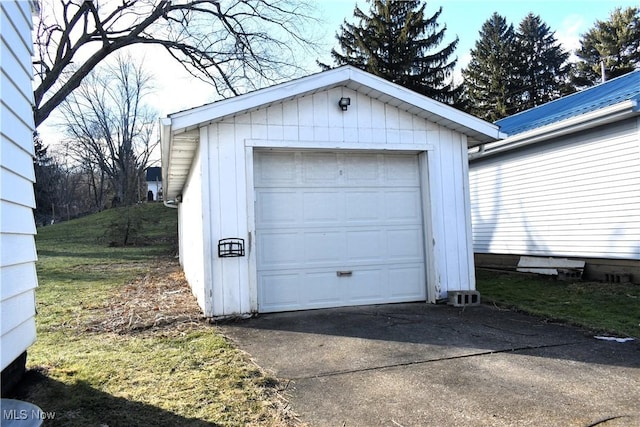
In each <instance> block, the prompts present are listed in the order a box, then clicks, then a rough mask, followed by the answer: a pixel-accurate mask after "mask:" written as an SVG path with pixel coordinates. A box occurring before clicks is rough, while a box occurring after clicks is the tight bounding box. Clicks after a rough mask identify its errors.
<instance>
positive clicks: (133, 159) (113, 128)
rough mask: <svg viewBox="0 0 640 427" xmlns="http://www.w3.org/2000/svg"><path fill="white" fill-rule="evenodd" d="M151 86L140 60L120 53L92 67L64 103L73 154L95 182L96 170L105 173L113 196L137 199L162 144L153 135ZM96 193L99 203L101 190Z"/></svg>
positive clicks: (127, 200) (120, 199)
mask: <svg viewBox="0 0 640 427" xmlns="http://www.w3.org/2000/svg"><path fill="white" fill-rule="evenodd" d="M151 88H152V85H151V77H150V76H149V75H148V74H147V73H145V72H144V71H143V69H142V66H141V65H139V64H138V65H136V64H134V63H133V61H132V59H131V58H130V57H127V56H118V57H117V58H116V61H115V64H113V65H106V66H102V67H99V68H96V69H95V70H94V71H92V72H91V73H90V74H89V75H88V76H87V77H86V78H85V80H84V81H83V82H82V83H81V85H80V86H79V87H78V88H77V90H75V91H74V92H72V93H71V94H70V95H69V96H68V97H67V99H66V100H65V101H64V102H63V103H62V104H61V105H60V109H61V112H62V115H63V117H64V125H63V127H64V130H65V134H66V135H67V136H68V137H69V138H70V139H71V143H70V144H69V152H70V154H71V155H72V156H73V157H74V158H75V159H76V160H77V161H78V162H79V163H80V164H81V165H83V166H84V167H85V168H86V167H88V168H89V169H87V170H90V171H91V177H92V182H93V183H94V184H95V183H96V181H95V178H96V177H95V176H94V175H93V172H94V171H95V170H96V169H97V170H98V171H99V172H100V173H102V174H104V175H103V176H106V177H107V179H108V180H109V182H110V184H111V188H112V189H113V191H114V193H115V198H114V200H117V202H118V203H122V204H125V205H129V204H132V203H135V202H136V201H138V199H139V196H140V195H139V186H140V181H141V179H142V176H143V173H144V171H145V169H146V168H147V167H148V166H149V157H150V156H151V154H152V152H153V150H154V148H155V147H156V146H157V144H158V141H157V139H153V129H154V125H155V123H156V120H157V115H156V114H155V112H154V111H153V110H152V109H150V108H149V107H148V106H147V105H145V104H144V98H145V96H146V95H148V94H149V92H150V90H151ZM85 172H86V171H85ZM98 178H99V177H98ZM94 187H95V188H98V186H96V185H94ZM99 187H100V189H101V188H102V187H101V186H99ZM94 196H95V197H96V202H97V203H100V199H101V198H102V194H97V193H95V192H94Z"/></svg>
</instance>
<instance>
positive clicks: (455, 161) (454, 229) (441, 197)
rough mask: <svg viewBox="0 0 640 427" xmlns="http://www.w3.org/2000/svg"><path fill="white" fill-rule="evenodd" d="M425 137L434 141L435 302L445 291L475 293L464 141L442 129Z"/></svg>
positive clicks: (431, 164) (431, 174) (431, 167)
mask: <svg viewBox="0 0 640 427" xmlns="http://www.w3.org/2000/svg"><path fill="white" fill-rule="evenodd" d="M429 137H430V138H433V139H437V141H438V143H437V149H436V150H435V152H434V153H433V155H432V154H431V153H429V156H430V157H431V158H430V159H429V182H430V185H431V193H432V194H431V201H432V206H431V211H432V215H433V218H432V221H433V223H434V226H433V227H434V230H433V240H434V242H433V244H434V245H435V248H436V249H435V261H436V264H437V265H438V267H439V270H438V271H439V277H438V284H439V285H440V286H439V290H440V295H439V298H445V297H446V292H447V291H448V290H472V289H475V274H474V272H473V260H472V257H471V256H470V251H469V250H468V249H469V246H468V242H469V240H470V232H471V230H470V218H469V216H470V207H469V203H468V201H467V200H468V199H467V194H468V181H467V176H466V167H465V164H466V162H467V160H466V157H467V151H466V138H464V136H463V135H461V134H459V133H457V132H453V131H450V130H448V129H444V128H439V129H438V130H437V131H431V132H429Z"/></svg>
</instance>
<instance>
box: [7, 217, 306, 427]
mask: <svg viewBox="0 0 640 427" xmlns="http://www.w3.org/2000/svg"><path fill="white" fill-rule="evenodd" d="M128 215H133V216H135V217H136V218H138V219H140V218H142V219H143V221H142V224H144V225H143V228H142V230H141V232H140V233H138V236H137V238H136V240H137V241H138V242H139V243H140V244H141V245H140V246H127V247H112V246H110V245H109V242H110V239H111V237H112V236H110V233H109V229H110V227H111V224H112V223H114V221H122V219H123V218H126V217H127V216H128ZM176 215H177V212H176V210H173V209H168V208H165V207H163V206H162V205H160V204H145V205H141V206H136V207H132V208H120V209H112V210H107V211H105V212H102V213H100V214H96V215H92V216H89V217H85V218H82V219H78V220H73V221H69V222H66V223H61V224H56V225H52V226H47V227H44V228H41V229H39V230H38V235H37V237H36V246H37V249H38V253H39V261H38V263H37V271H38V278H39V287H38V289H37V292H36V305H37V311H38V314H37V318H36V322H37V333H38V339H37V342H36V343H35V344H34V345H33V346H32V347H31V348H30V349H29V354H28V366H27V367H28V368H29V371H28V372H27V375H26V381H24V382H23V384H22V385H21V386H20V388H19V389H18V390H17V391H16V396H15V397H17V398H21V399H24V400H28V401H31V402H33V403H35V404H37V405H38V406H40V407H41V408H42V409H43V411H44V412H45V413H49V414H52V418H51V419H48V420H47V421H46V422H45V425H51V426H56V425H64V426H86V425H95V426H119V425H123V426H124V425H126V426H135V425H141V426H143V425H154V426H176V425H186V426H189V425H191V426H213V425H223V426H226V425H229V426H240V425H292V424H295V423H296V421H295V419H294V418H293V416H292V415H291V414H288V413H287V411H286V410H285V404H284V403H283V400H282V398H281V397H280V395H279V394H278V393H277V392H276V389H275V388H276V386H277V381H276V380H275V379H273V378H271V377H269V376H268V375H265V374H264V373H263V372H261V370H260V369H259V368H258V367H257V366H255V365H254V364H253V363H252V362H251V361H250V360H249V359H248V357H247V356H246V355H245V354H243V353H241V352H240V351H239V350H237V349H235V348H234V347H233V346H232V345H231V344H230V343H229V342H228V341H227V340H226V339H225V338H224V337H223V336H221V335H220V334H219V333H218V330H217V328H216V327H215V326H213V325H210V324H209V323H208V322H206V321H205V319H203V318H202V317H201V315H200V311H199V308H198V307H197V305H196V304H195V301H194V298H193V297H192V296H191V294H190V290H189V289H188V287H187V285H186V282H185V280H184V277H183V275H182V273H181V271H180V269H179V266H178V265H177V262H176V260H175V257H174V254H175V244H176V235H175V234H176Z"/></svg>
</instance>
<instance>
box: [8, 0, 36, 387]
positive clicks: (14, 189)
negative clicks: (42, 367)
mask: <svg viewBox="0 0 640 427" xmlns="http://www.w3.org/2000/svg"><path fill="white" fill-rule="evenodd" d="M37 7H38V6H37V2H36V1H30V2H27V1H3V2H0V34H1V37H0V39H1V41H0V42H1V43H2V47H1V48H0V71H1V75H0V77H1V79H2V80H1V81H0V101H1V102H0V142H1V148H0V215H1V222H0V248H1V250H0V304H1V306H0V309H1V310H0V312H1V323H0V327H1V342H0V349H1V353H2V356H1V359H0V360H1V364H2V394H3V395H4V394H5V393H6V392H7V391H9V390H10V389H11V387H12V386H13V385H15V383H16V382H17V381H18V380H19V379H20V377H21V376H22V373H23V372H24V369H25V362H26V351H27V349H28V348H29V346H30V345H31V344H33V342H34V341H35V339H36V325H35V288H36V286H37V284H38V281H37V277H36V269H35V261H36V248H35V240H34V235H35V234H36V228H35V222H34V219H33V208H34V207H35V197H34V192H33V183H34V181H35V175H34V170H33V154H34V149H33V130H34V121H33V110H32V105H33V92H32V64H31V57H32V55H33V43H32V39H31V30H32V28H33V23H32V22H33V21H32V13H34V12H35V11H36V10H37Z"/></svg>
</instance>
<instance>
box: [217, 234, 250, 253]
mask: <svg viewBox="0 0 640 427" xmlns="http://www.w3.org/2000/svg"><path fill="white" fill-rule="evenodd" d="M218 256H219V257H220V258H230V257H239V256H244V239H240V238H238V237H231V238H226V239H220V240H218Z"/></svg>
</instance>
